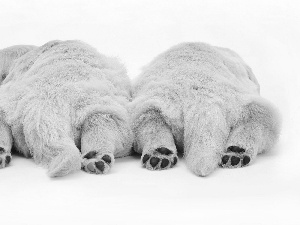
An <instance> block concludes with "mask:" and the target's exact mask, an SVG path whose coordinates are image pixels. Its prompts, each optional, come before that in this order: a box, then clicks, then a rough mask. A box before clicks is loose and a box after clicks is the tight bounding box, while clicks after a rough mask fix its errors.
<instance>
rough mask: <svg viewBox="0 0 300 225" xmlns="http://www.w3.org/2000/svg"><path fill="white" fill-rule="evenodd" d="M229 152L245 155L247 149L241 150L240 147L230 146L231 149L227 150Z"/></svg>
mask: <svg viewBox="0 0 300 225" xmlns="http://www.w3.org/2000/svg"><path fill="white" fill-rule="evenodd" d="M227 151H228V152H235V153H244V152H245V149H243V148H240V147H238V146H230V147H228V148H227Z"/></svg>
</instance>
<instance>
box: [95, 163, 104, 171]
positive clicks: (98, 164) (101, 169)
mask: <svg viewBox="0 0 300 225" xmlns="http://www.w3.org/2000/svg"><path fill="white" fill-rule="evenodd" d="M95 165H96V167H97V168H98V169H99V170H100V171H101V172H103V171H104V168H105V165H104V162H102V161H99V162H95Z"/></svg>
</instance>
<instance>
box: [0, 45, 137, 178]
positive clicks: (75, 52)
mask: <svg viewBox="0 0 300 225" xmlns="http://www.w3.org/2000/svg"><path fill="white" fill-rule="evenodd" d="M8 53H9V54H8ZM7 55H11V57H7ZM0 65H1V67H0V70H1V71H2V73H1V74H2V76H1V77H2V79H3V77H4V76H5V75H6V74H7V76H6V78H5V79H4V80H3V82H2V85H1V87H0V159H1V163H0V166H1V167H4V166H6V165H7V164H8V163H9V162H10V157H11V148H12V146H14V147H15V148H16V149H17V150H18V151H20V152H21V153H23V154H24V155H26V156H33V158H34V160H35V162H36V163H38V164H41V165H44V166H46V167H47V168H48V174H49V176H51V177H55V176H63V175H66V174H68V173H70V172H72V171H76V170H79V169H80V168H81V167H82V168H83V170H85V171H87V172H89V173H95V174H99V173H106V172H108V170H109V169H110V167H111V165H112V164H113V162H114V158H115V157H123V156H126V155H128V154H129V153H130V150H131V146H132V141H133V140H132V132H131V128H130V124H129V116H128V111H127V104H128V102H129V99H130V91H131V90H130V89H131V87H130V81H129V78H128V77H127V75H126V70H125V69H124V67H123V66H122V65H121V64H120V63H119V62H118V60H116V59H114V58H108V57H106V56H104V55H101V54H99V53H98V52H97V51H96V50H95V49H93V48H92V47H90V46H89V45H87V44H85V43H82V42H79V41H51V42H48V43H46V44H45V45H43V46H41V47H38V48H35V47H31V46H14V47H11V48H7V49H4V50H2V51H1V52H0ZM3 74H5V75H4V76H3ZM79 149H80V150H81V153H80V150H79Z"/></svg>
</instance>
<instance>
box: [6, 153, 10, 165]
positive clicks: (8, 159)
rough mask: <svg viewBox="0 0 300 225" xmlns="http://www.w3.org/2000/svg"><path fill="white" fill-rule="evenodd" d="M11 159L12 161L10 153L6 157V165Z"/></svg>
mask: <svg viewBox="0 0 300 225" xmlns="http://www.w3.org/2000/svg"><path fill="white" fill-rule="evenodd" d="M10 161H11V157H10V156H9V155H7V156H6V157H5V164H6V165H7V164H9V163H10Z"/></svg>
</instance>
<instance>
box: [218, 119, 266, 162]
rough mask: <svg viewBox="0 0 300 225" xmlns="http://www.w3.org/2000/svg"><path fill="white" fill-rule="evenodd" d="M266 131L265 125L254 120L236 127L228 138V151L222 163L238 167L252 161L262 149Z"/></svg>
mask: <svg viewBox="0 0 300 225" xmlns="http://www.w3.org/2000/svg"><path fill="white" fill-rule="evenodd" d="M264 132H265V131H264V127H263V126H262V125H261V124H258V123H254V122H248V123H246V124H241V125H240V126H238V127H236V128H235V129H234V130H233V131H232V132H231V135H230V137H229V139H228V142H227V146H226V149H227V151H226V152H225V153H224V155H223V156H222V161H221V162H220V165H221V166H222V167H227V168H237V167H242V166H246V165H248V164H249V163H250V162H252V161H253V160H254V159H255V157H256V155H257V154H258V152H259V151H261V150H262V147H263V141H264V138H265V135H264Z"/></svg>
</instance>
